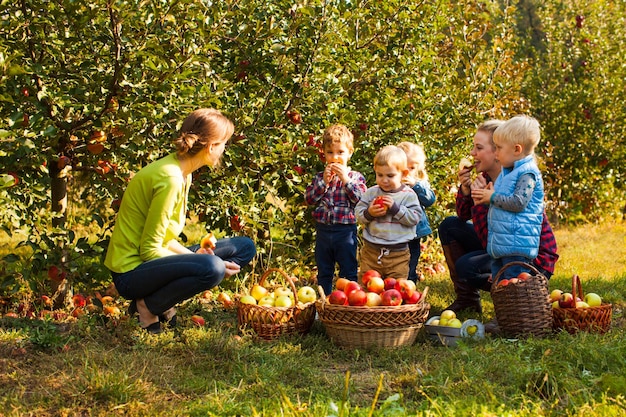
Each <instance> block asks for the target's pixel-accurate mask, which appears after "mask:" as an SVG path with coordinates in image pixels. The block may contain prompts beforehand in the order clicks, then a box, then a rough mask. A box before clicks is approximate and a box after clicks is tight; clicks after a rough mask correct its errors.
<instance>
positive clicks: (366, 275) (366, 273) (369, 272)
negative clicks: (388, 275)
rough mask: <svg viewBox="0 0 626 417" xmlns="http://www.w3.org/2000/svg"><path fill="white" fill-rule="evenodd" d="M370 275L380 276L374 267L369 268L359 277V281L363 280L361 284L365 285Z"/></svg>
mask: <svg viewBox="0 0 626 417" xmlns="http://www.w3.org/2000/svg"><path fill="white" fill-rule="evenodd" d="M372 277H379V278H380V277H381V275H380V272H378V271H377V270H375V269H370V270H369V271H366V272H365V273H364V274H363V276H362V277H361V281H362V282H363V285H367V283H368V282H369V280H370V278H372Z"/></svg>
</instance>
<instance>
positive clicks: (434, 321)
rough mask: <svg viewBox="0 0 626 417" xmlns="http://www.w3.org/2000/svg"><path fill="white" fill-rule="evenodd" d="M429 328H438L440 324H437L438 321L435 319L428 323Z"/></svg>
mask: <svg viewBox="0 0 626 417" xmlns="http://www.w3.org/2000/svg"><path fill="white" fill-rule="evenodd" d="M430 325H431V326H440V325H441V324H440V323H439V320H437V319H435V320H433V321H431V322H430Z"/></svg>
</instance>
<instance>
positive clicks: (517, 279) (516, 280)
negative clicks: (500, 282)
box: [509, 278, 519, 284]
mask: <svg viewBox="0 0 626 417" xmlns="http://www.w3.org/2000/svg"><path fill="white" fill-rule="evenodd" d="M518 282H519V278H511V279H509V284H517V283H518Z"/></svg>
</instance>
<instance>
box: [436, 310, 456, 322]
mask: <svg viewBox="0 0 626 417" xmlns="http://www.w3.org/2000/svg"><path fill="white" fill-rule="evenodd" d="M455 318H456V313H455V312H454V311H452V310H444V311H443V312H442V313H441V316H439V320H441V319H444V320H452V319H455Z"/></svg>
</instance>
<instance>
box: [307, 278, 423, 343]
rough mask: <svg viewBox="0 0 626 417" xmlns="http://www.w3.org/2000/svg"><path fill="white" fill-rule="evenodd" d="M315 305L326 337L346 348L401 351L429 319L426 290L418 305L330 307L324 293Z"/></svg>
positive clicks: (412, 340) (411, 341)
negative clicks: (375, 348) (374, 348)
mask: <svg viewBox="0 0 626 417" xmlns="http://www.w3.org/2000/svg"><path fill="white" fill-rule="evenodd" d="M319 291H320V294H321V297H320V299H318V300H317V301H316V302H315V306H316V308H317V313H318V315H319V319H320V321H321V322H322V324H323V325H324V329H325V330H326V334H327V335H328V337H329V338H330V339H331V340H332V341H333V342H334V343H335V344H336V345H338V346H342V347H349V348H366V347H400V346H407V345H412V344H413V343H414V342H415V338H416V337H417V334H418V333H419V330H420V329H421V328H422V326H423V325H424V321H426V318H427V317H428V312H429V311H430V304H428V303H426V301H425V300H426V295H427V294H428V287H426V288H425V289H424V292H423V293H422V298H421V299H420V301H419V302H418V303H417V304H403V305H399V306H377V307H354V306H342V305H336V304H330V303H329V302H328V301H327V300H326V296H325V294H324V291H323V290H322V288H321V287H320V289H319Z"/></svg>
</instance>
